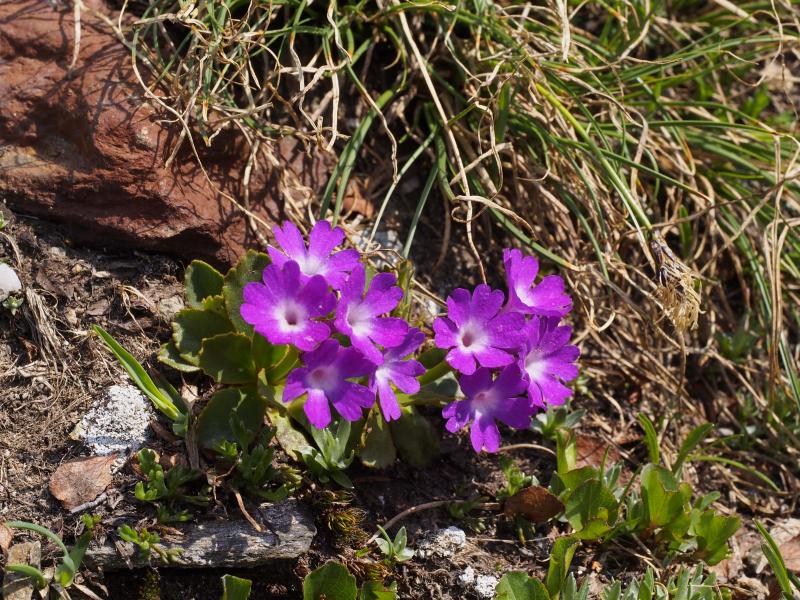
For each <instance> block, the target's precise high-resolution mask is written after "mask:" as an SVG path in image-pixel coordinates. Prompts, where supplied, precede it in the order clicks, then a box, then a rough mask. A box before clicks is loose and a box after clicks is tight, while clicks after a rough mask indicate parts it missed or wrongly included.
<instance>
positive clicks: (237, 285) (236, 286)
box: [222, 250, 269, 335]
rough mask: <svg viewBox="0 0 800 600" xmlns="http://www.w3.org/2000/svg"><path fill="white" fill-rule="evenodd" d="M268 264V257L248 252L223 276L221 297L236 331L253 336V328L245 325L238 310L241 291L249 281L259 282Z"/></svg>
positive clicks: (259, 253) (240, 304)
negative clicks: (223, 284)
mask: <svg viewBox="0 0 800 600" xmlns="http://www.w3.org/2000/svg"><path fill="white" fill-rule="evenodd" d="M268 264H269V256H268V255H266V254H264V253H263V252H256V251H255V250H248V251H247V254H245V255H244V256H243V257H242V258H241V260H240V261H239V262H238V263H237V265H236V266H235V267H234V268H232V269H231V270H230V271H228V273H227V274H226V275H225V286H224V289H223V292H222V295H223V296H224V297H225V307H226V308H227V310H228V318H229V319H230V320H231V323H233V325H234V327H235V328H236V330H237V331H240V332H241V333H246V334H247V335H252V334H253V327H252V326H251V325H248V324H247V323H245V321H244V319H242V315H240V314H239V309H240V308H241V306H242V303H243V299H242V290H244V286H245V285H247V284H248V283H250V282H251V281H261V275H262V273H263V272H264V268H265V267H266V266H267V265H268Z"/></svg>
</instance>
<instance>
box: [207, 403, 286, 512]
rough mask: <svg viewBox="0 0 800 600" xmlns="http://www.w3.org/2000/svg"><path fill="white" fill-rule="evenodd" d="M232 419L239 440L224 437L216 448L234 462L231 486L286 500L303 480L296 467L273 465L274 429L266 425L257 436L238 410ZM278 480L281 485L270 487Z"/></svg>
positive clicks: (270, 497)
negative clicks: (272, 445) (277, 466)
mask: <svg viewBox="0 0 800 600" xmlns="http://www.w3.org/2000/svg"><path fill="white" fill-rule="evenodd" d="M230 419H231V430H232V432H233V435H234V437H235V438H236V441H235V442H229V441H227V440H224V441H221V442H220V444H219V446H218V447H217V452H218V453H219V454H220V455H221V456H222V457H223V458H225V459H227V460H230V461H231V462H233V464H234V470H233V475H232V477H231V478H230V481H229V484H230V486H231V487H232V488H233V489H234V490H237V491H241V492H245V493H247V494H250V495H253V496H257V497H259V498H263V499H265V500H269V501H270V502H277V501H279V500H283V499H284V498H286V497H287V496H288V495H289V494H290V493H291V492H292V491H294V490H295V489H297V487H298V486H299V484H300V481H301V479H300V477H299V476H297V475H296V473H295V471H294V470H293V469H290V468H289V467H285V468H283V469H276V468H275V467H273V466H272V458H273V455H274V453H275V450H274V449H273V448H271V447H270V442H271V440H272V439H273V437H274V436H275V429H274V428H272V427H265V428H263V429H262V430H261V432H260V433H259V434H258V436H255V435H254V434H253V432H252V430H251V429H250V428H248V427H247V426H246V425H245V424H244V423H243V421H242V419H241V418H240V417H239V414H238V412H236V411H234V412H233V413H231V417H230ZM275 483H280V486H279V487H277V488H276V489H270V486H271V485H274V484H275Z"/></svg>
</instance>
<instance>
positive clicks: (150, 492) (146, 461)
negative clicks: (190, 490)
mask: <svg viewBox="0 0 800 600" xmlns="http://www.w3.org/2000/svg"><path fill="white" fill-rule="evenodd" d="M137 457H138V459H139V466H140V467H141V469H142V474H143V475H144V476H145V479H146V481H138V482H137V483H136V488H135V490H134V493H135V495H136V499H137V500H139V501H140V502H151V503H153V504H154V505H155V507H156V515H157V517H158V521H159V523H174V522H183V521H188V520H189V518H190V515H189V512H188V511H187V510H185V509H182V510H177V509H176V505H177V504H178V503H187V504H192V505H194V506H206V505H207V504H208V503H209V498H208V493H207V490H205V491H204V492H203V493H201V494H199V495H192V494H187V493H186V492H185V491H184V486H186V484H188V483H191V482H193V481H197V480H198V479H200V478H201V477H202V474H201V473H200V472H199V471H195V470H194V469H192V468H190V467H186V466H183V465H177V466H175V467H172V468H171V469H170V470H169V471H166V472H165V471H164V467H162V466H161V465H160V464H159V463H158V460H157V458H158V457H157V455H156V453H155V452H153V451H152V450H150V449H147V448H145V449H144V450H140V451H139V453H138V454H137Z"/></svg>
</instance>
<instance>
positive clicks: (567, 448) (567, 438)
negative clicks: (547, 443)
mask: <svg viewBox="0 0 800 600" xmlns="http://www.w3.org/2000/svg"><path fill="white" fill-rule="evenodd" d="M556 435H557V437H556V464H557V473H558V474H559V475H561V474H563V473H567V472H569V471H573V470H575V466H576V465H577V463H578V447H577V443H576V441H575V432H573V431H569V430H564V429H559V430H558V431H556Z"/></svg>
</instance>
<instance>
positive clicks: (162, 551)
mask: <svg viewBox="0 0 800 600" xmlns="http://www.w3.org/2000/svg"><path fill="white" fill-rule="evenodd" d="M117 535H119V537H120V539H122V540H123V541H126V542H130V543H131V544H134V545H135V546H136V547H137V548H138V549H139V559H140V560H148V559H149V558H150V554H151V552H155V553H156V554H157V555H158V557H159V559H160V560H161V561H162V562H163V563H164V564H165V565H169V564H172V563H174V562H175V560H176V559H177V558H178V556H179V555H180V553H181V550H180V548H166V547H165V546H164V545H163V544H161V536H159V535H158V534H157V533H156V532H155V531H148V530H147V528H144V527H143V528H142V529H140V530H138V531H137V530H136V529H134V528H133V527H131V526H130V525H121V526H120V527H119V528H117Z"/></svg>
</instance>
